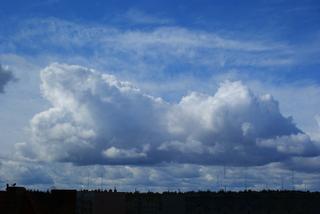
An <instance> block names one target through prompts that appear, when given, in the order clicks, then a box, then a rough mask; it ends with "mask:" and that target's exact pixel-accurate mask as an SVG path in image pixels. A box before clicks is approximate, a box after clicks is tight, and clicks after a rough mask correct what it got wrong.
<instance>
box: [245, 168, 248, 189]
mask: <svg viewBox="0 0 320 214" xmlns="http://www.w3.org/2000/svg"><path fill="white" fill-rule="evenodd" d="M244 189H245V191H247V189H248V187H247V167H244Z"/></svg>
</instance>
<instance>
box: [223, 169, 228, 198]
mask: <svg viewBox="0 0 320 214" xmlns="http://www.w3.org/2000/svg"><path fill="white" fill-rule="evenodd" d="M223 187H224V191H225V192H226V191H227V185H226V165H225V164H224V165H223Z"/></svg>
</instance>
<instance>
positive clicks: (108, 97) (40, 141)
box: [17, 63, 317, 166]
mask: <svg viewBox="0 0 320 214" xmlns="http://www.w3.org/2000/svg"><path fill="white" fill-rule="evenodd" d="M41 80H42V85H41V89H42V92H43V96H44V97H45V98H46V99H47V100H48V101H49V102H50V103H51V105H52V107H51V108H50V109H48V110H46V111H43V112H40V113H38V114H36V115H35V116H34V117H33V119H32V120H31V134H32V138H31V141H30V142H27V143H21V144H17V148H18V151H19V152H20V154H22V155H23V156H26V157H29V158H36V159H41V160H49V161H62V162H72V163H74V164H79V165H90V164H135V165H140V164H156V163H163V162H176V163H191V164H209V165H222V164H223V165H239V166H247V165H263V164H267V163H271V162H276V161H286V160H289V159H290V158H292V157H312V156H315V155H317V148H316V146H315V145H314V143H313V142H312V141H311V140H310V138H309V137H308V136H307V135H306V134H304V133H303V132H302V131H301V130H299V129H298V128H297V127H296V125H295V124H294V123H293V122H292V119H291V118H287V117H284V116H283V115H282V114H281V113H280V111H279V105H278V102H277V101H276V100H274V99H273V97H272V96H271V95H268V94H266V95H262V96H257V95H255V94H254V93H253V92H252V91H251V90H250V89H249V88H247V87H246V86H245V85H243V84H242V83H241V82H239V81H238V82H224V83H222V84H221V85H220V87H219V89H218V90H217V92H216V93H215V94H213V95H208V94H200V93H197V92H192V93H190V94H188V95H186V96H184V97H183V98H182V99H181V100H180V101H179V102H177V103H168V102H166V101H164V100H163V99H161V98H157V97H153V96H150V95H147V94H144V93H143V92H142V91H140V90H139V89H138V88H135V87H134V86H133V85H131V84H130V83H129V82H123V81H120V80H118V79H117V78H116V77H114V76H112V75H107V74H102V73H99V72H97V71H95V70H92V69H88V68H85V67H81V66H77V65H66V64H57V63H55V64H51V65H50V66H48V67H46V68H45V69H44V70H42V71H41Z"/></svg>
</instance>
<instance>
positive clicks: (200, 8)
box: [0, 0, 320, 82]
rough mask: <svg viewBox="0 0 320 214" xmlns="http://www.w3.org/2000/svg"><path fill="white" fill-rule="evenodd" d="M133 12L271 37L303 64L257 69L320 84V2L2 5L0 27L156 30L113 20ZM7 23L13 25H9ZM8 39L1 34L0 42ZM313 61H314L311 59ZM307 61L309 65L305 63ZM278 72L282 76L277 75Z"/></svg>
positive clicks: (230, 33)
mask: <svg viewBox="0 0 320 214" xmlns="http://www.w3.org/2000/svg"><path fill="white" fill-rule="evenodd" d="M132 9H134V10H139V11H143V13H145V14H150V15H156V16H157V17H161V18H165V19H166V20H170V21H171V24H172V25H175V26H181V27H185V28H188V29H197V30H204V31H207V32H215V33H218V34H223V35H224V37H225V38H228V37H229V38H238V39H244V40H250V39H255V40H257V39H259V38H262V39H264V40H265V39H266V38H267V39H270V41H276V42H279V43H282V44H286V45H290V46H292V47H294V48H295V50H294V51H296V52H297V53H295V55H296V58H295V60H299V61H301V63H298V64H294V65H289V66H281V67H278V68H274V67H272V66H270V67H269V68H268V67H264V68H259V69H260V70H265V71H266V72H269V73H272V75H275V74H276V75H277V78H275V79H274V80H275V81H280V82H281V81H296V80H301V79H305V80H312V81H315V82H320V75H319V69H318V67H319V64H320V63H319V60H318V59H319V58H320V54H319V53H320V51H319V49H320V1H318V0H304V1H301V0H247V1H246V0H244V1H240V0H228V1H226V0H216V1H212V0H189V1H177V0H170V1H169V0H162V1H153V0H138V1H129V0H128V1H119V0H110V1H104V0H95V1H84V0H69V1H68V0H47V1H40V0H34V1H25V0H2V1H1V6H0V22H2V24H1V25H0V26H2V27H3V29H2V34H4V33H5V32H7V33H8V32H10V25H11V24H13V28H14V25H15V24H16V23H18V22H19V20H21V19H25V18H34V17H37V18H39V17H56V18H59V19H63V20H71V21H76V22H83V23H97V24H108V25H110V24H111V25H114V26H116V27H117V28H124V29H146V28H152V24H148V25H146V24H141V23H140V24H139V23H130V22H126V21H123V20H122V21H119V20H118V21H117V19H115V17H116V16H117V15H118V14H124V13H126V12H127V11H129V10H132ZM5 23H10V25H9V26H8V25H6V24H5ZM17 26H18V25H17ZM8 35H10V33H9V34H8ZM4 36H5V35H1V32H0V38H1V37H4ZM317 47H318V48H317ZM300 49H301V51H304V52H305V51H307V52H308V51H309V49H313V52H312V53H309V54H307V58H308V59H300V58H303V57H305V56H306V55H300V53H299V51H300ZM317 49H318V51H317ZM84 50H86V49H84ZM315 50H316V51H315ZM18 51H20V52H23V53H25V54H31V55H32V54H33V53H34V50H32V49H31V48H28V47H27V46H22V47H21V49H20V50H18ZM60 51H63V50H60ZM82 51H83V50H82ZM87 51H90V49H87ZM310 57H311V58H314V60H309V58H310ZM304 61H308V62H307V63H304ZM186 66H189V65H188V64H175V65H172V66H169V67H167V68H166V69H167V70H170V69H172V71H173V72H179V71H178V70H179V68H184V67H186ZM198 69H199V68H198ZM203 69H204V70H205V68H203ZM238 69H243V70H246V71H247V72H249V73H250V76H251V78H260V79H261V78H264V76H265V75H268V74H266V72H265V73H262V72H256V69H257V68H255V67H244V68H238ZM279 69H281V72H278V70H279ZM194 70H197V69H194ZM204 73H205V72H204ZM202 74H203V73H202Z"/></svg>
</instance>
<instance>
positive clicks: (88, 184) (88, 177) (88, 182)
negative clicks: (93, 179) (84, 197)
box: [87, 170, 90, 190]
mask: <svg viewBox="0 0 320 214" xmlns="http://www.w3.org/2000/svg"><path fill="white" fill-rule="evenodd" d="M89 187H90V170H88V176H87V190H89Z"/></svg>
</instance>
